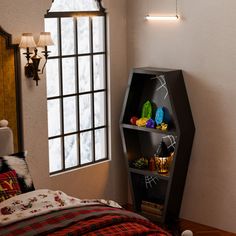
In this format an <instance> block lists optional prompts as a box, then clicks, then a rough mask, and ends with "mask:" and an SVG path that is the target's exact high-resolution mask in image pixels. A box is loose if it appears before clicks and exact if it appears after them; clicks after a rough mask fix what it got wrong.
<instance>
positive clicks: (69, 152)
mask: <svg viewBox="0 0 236 236" xmlns="http://www.w3.org/2000/svg"><path fill="white" fill-rule="evenodd" d="M64 140H65V162H66V168H70V167H73V166H76V165H78V145H77V144H78V142H77V135H70V136H65V138H64Z"/></svg>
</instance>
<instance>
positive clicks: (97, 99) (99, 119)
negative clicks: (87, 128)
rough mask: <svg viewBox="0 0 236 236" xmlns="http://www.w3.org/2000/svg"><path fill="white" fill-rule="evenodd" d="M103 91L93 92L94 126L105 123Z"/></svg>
mask: <svg viewBox="0 0 236 236" xmlns="http://www.w3.org/2000/svg"><path fill="white" fill-rule="evenodd" d="M105 112H106V111H105V93H104V92H100V93H95V94H94V121H95V127H98V126H103V125H105V123H106V114H105Z"/></svg>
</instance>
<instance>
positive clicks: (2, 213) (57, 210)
mask: <svg viewBox="0 0 236 236" xmlns="http://www.w3.org/2000/svg"><path fill="white" fill-rule="evenodd" d="M18 59H19V50H18V47H17V45H12V43H11V35H10V34H8V33H7V32H5V31H4V30H3V29H2V28H1V27H0V93H1V96H0V97H1V98H0V120H3V121H0V126H3V127H0V235H1V236H6V235H8V236H10V235H14V236H16V235H17V236H20V235H22V236H27V235H90V236H92V235H101V236H102V235H160V236H164V235H165V236H169V235H171V234H169V233H168V232H166V231H165V230H163V229H162V228H160V227H158V226H157V225H155V224H154V223H152V222H150V221H149V220H147V219H146V218H144V217H142V216H141V215H138V214H136V213H134V212H131V211H128V210H125V209H123V208H122V207H121V206H120V205H119V204H118V203H116V202H114V201H112V200H104V199H78V198H74V197H72V196H68V195H67V194H66V193H64V192H62V191H60V190H58V191H53V190H50V189H37V190H35V188H34V184H33V181H32V178H31V175H30V171H29V169H28V165H27V158H26V153H25V152H20V151H22V150H23V138H22V128H21V127H22V124H21V123H22V122H21V114H20V113H21V107H20V105H21V104H20V101H21V97H20V90H21V89H20V83H19V68H18V65H19V61H18ZM9 102H10V106H9ZM6 120H8V121H9V122H8V121H6ZM7 123H9V125H8V127H7ZM14 150H15V153H14Z"/></svg>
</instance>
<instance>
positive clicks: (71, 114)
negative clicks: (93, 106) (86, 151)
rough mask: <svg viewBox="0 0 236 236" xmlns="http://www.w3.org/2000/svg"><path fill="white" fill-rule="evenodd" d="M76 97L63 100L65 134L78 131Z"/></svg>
mask: <svg viewBox="0 0 236 236" xmlns="http://www.w3.org/2000/svg"><path fill="white" fill-rule="evenodd" d="M76 104H77V102H76V97H67V98H64V99H63V105H64V107H63V108H64V133H70V132H75V131H77V118H76Z"/></svg>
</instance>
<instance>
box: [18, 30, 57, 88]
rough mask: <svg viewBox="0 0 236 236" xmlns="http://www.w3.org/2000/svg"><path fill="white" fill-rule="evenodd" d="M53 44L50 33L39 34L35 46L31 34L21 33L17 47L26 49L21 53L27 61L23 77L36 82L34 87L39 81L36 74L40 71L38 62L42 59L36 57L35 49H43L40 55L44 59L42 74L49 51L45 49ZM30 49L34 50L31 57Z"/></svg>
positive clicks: (36, 51) (36, 50)
mask: <svg viewBox="0 0 236 236" xmlns="http://www.w3.org/2000/svg"><path fill="white" fill-rule="evenodd" d="M53 44H54V43H53V41H52V38H51V34H50V32H42V33H40V36H39V41H38V43H37V45H36V43H35V41H34V38H33V34H32V33H23V34H22V37H21V42H20V44H19V47H20V48H25V49H26V52H24V53H23V54H24V55H25V57H26V59H27V63H26V65H25V76H26V77H27V78H33V80H35V81H36V86H38V81H39V80H40V78H39V75H38V72H39V71H40V70H39V64H40V60H41V59H42V57H40V56H38V49H37V47H44V51H42V53H43V54H44V57H45V63H44V65H43V68H42V73H43V70H44V67H45V65H46V63H47V59H48V55H49V53H50V51H48V49H47V47H48V46H51V45H53ZM30 48H34V55H33V56H31V54H33V53H32V52H30ZM31 61H32V62H31Z"/></svg>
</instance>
